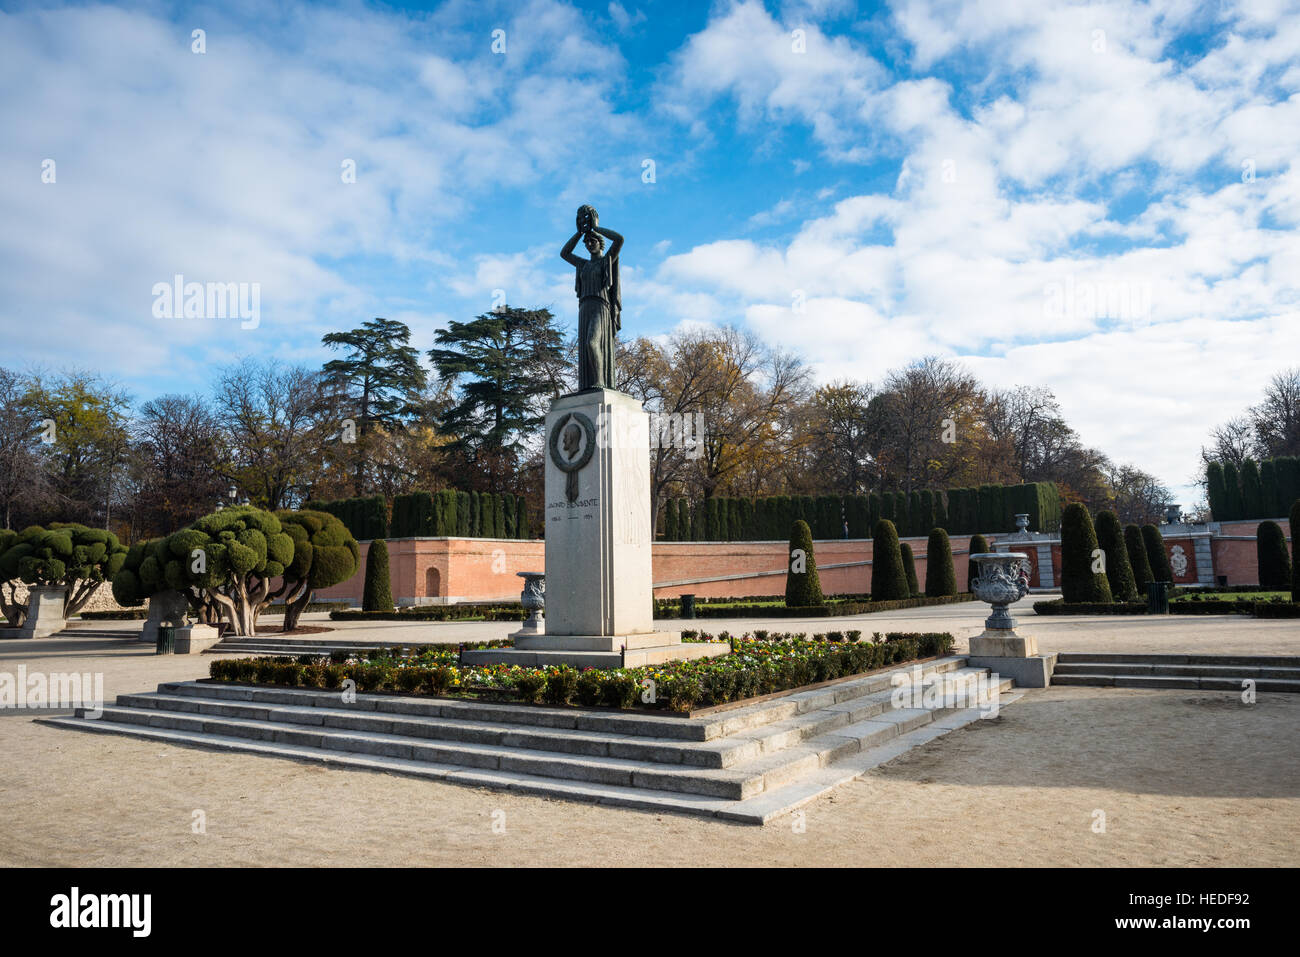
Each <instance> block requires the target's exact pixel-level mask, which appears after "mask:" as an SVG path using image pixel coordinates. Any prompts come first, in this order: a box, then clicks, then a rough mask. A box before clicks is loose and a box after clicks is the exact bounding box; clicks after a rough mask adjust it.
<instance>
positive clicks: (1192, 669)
mask: <svg viewBox="0 0 1300 957" xmlns="http://www.w3.org/2000/svg"><path fill="white" fill-rule="evenodd" d="M1126 669H1127V670H1126ZM1053 674H1066V675H1070V674H1080V675H1081V674H1095V675H1164V676H1166V677H1170V678H1176V677H1183V676H1191V677H1203V678H1281V679H1292V680H1294V679H1300V668H1279V667H1272V666H1270V667H1257V666H1254V665H1167V664H1143V663H1142V662H1137V661H1122V662H1114V661H1067V662H1065V663H1064V664H1061V663H1058V664H1057V666H1056V668H1055V670H1054V671H1053Z"/></svg>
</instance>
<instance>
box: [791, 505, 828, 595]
mask: <svg viewBox="0 0 1300 957" xmlns="http://www.w3.org/2000/svg"><path fill="white" fill-rule="evenodd" d="M787 560H788V563H787V565H786V575H785V604H786V607H787V608H807V607H811V606H814V605H820V604H822V602H823V598H822V586H821V582H820V580H819V579H818V578H817V558H816V556H815V555H814V554H813V537H812V529H810V528H809V527H808V523H807V522H805V521H803V520H802V519H801V520H799V521H797V522H795V523H794V525H793V527H792V528H791V529H790V553H789V555H788V559H787Z"/></svg>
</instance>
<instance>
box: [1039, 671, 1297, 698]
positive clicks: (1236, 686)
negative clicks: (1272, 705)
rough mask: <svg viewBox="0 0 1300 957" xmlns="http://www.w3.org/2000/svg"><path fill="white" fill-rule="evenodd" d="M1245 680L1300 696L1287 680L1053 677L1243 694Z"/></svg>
mask: <svg viewBox="0 0 1300 957" xmlns="http://www.w3.org/2000/svg"><path fill="white" fill-rule="evenodd" d="M1243 681H1253V682H1254V683H1255V690H1256V691H1280V692H1289V693H1293V694H1300V679H1287V678H1253V677H1250V676H1246V677H1244V678H1224V677H1217V676H1215V677H1195V676H1179V677H1168V676H1164V675H1103V674H1062V675H1056V674H1054V675H1052V684H1053V685H1060V686H1063V687H1065V686H1070V685H1075V686H1080V687H1094V688H1169V689H1177V690H1181V691H1197V690H1199V691H1241V690H1243V688H1242V682H1243Z"/></svg>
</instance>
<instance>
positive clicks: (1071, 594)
mask: <svg viewBox="0 0 1300 957" xmlns="http://www.w3.org/2000/svg"><path fill="white" fill-rule="evenodd" d="M1099 553H1100V549H1099V548H1098V546H1097V532H1096V530H1095V529H1094V528H1093V527H1092V516H1090V515H1089V514H1088V509H1087V506H1085V505H1083V504H1082V503H1080V502H1075V503H1074V504H1073V505H1067V506H1066V507H1065V512H1064V514H1062V516H1061V594H1062V596H1063V597H1064V598H1065V601H1066V602H1069V603H1074V602H1109V601H1112V597H1111V592H1110V582H1109V581H1108V580H1107V578H1106V574H1105V572H1104V571H1094V570H1093V569H1094V567H1096V566H1095V565H1094V562H1095V561H1096V555H1097V554H1099Z"/></svg>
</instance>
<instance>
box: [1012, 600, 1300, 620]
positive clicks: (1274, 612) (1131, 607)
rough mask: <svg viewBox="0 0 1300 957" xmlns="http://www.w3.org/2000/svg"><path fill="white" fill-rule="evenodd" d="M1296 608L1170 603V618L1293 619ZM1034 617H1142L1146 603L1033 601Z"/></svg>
mask: <svg viewBox="0 0 1300 957" xmlns="http://www.w3.org/2000/svg"><path fill="white" fill-rule="evenodd" d="M1297 609H1300V605H1298V604H1296V603H1295V602H1288V601H1282V600H1270V601H1252V600H1251V599H1248V598H1242V599H1237V600H1235V601H1233V600H1227V601H1171V602H1170V603H1169V613H1170V614H1171V615H1253V616H1254V617H1256V618H1297V617H1300V611H1297ZM1034 614H1036V615H1145V614H1147V604H1146V602H1141V601H1129V602H1119V601H1117V602H1109V603H1105V602H1080V603H1074V604H1066V603H1065V602H1064V601H1062V600H1061V599H1059V598H1058V599H1056V600H1054V601H1038V602H1034Z"/></svg>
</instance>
